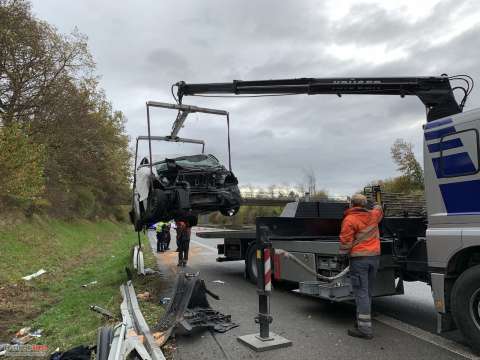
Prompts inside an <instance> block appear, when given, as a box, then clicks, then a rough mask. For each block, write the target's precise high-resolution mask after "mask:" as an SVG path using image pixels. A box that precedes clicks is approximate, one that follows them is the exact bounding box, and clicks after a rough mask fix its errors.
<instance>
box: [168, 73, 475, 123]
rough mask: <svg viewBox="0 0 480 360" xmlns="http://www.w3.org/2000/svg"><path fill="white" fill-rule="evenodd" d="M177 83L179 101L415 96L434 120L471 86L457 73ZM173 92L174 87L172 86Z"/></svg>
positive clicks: (452, 110)
mask: <svg viewBox="0 0 480 360" xmlns="http://www.w3.org/2000/svg"><path fill="white" fill-rule="evenodd" d="M450 80H462V81H464V82H465V83H466V87H464V86H457V87H454V88H452V87H451V85H450ZM174 86H176V87H177V96H178V101H179V103H181V102H182V99H183V97H184V96H186V95H196V96H222V95H223V96H225V94H233V95H240V96H241V95H250V96H269V95H270V96H276V95H296V94H307V95H319V94H335V95H338V96H342V95H344V94H356V95H400V96H401V97H404V96H406V95H415V96H417V97H418V98H419V99H420V100H421V101H422V102H423V104H424V105H425V107H426V111H427V121H433V120H436V119H440V118H442V117H445V116H450V115H453V114H457V113H460V112H462V110H463V106H464V104H465V101H466V99H467V96H468V95H469V94H470V92H471V90H472V88H473V81H472V80H471V78H470V77H469V76H466V75H457V76H453V77H447V76H436V77H384V78H383V77H372V78H364V77H362V78H298V79H281V80H254V81H242V80H233V81H232V82H227V83H199V84H187V83H186V82H184V81H180V82H177V83H176V84H174ZM457 89H460V90H462V91H463V93H464V96H463V99H462V101H461V102H460V104H459V103H457V101H456V99H455V96H454V94H453V92H454V90H457ZM172 93H173V87H172Z"/></svg>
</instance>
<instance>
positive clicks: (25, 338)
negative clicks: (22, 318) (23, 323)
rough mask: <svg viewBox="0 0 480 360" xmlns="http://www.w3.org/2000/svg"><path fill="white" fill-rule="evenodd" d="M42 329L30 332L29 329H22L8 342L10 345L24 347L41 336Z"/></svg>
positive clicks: (30, 329)
mask: <svg viewBox="0 0 480 360" xmlns="http://www.w3.org/2000/svg"><path fill="white" fill-rule="evenodd" d="M42 332H43V330H42V329H35V330H32V328H31V327H24V328H21V329H20V330H18V331H17V332H16V333H15V337H14V338H13V339H12V340H11V341H10V343H11V344H12V345H25V344H27V343H29V342H30V341H32V340H33V339H35V338H39V337H41V336H42Z"/></svg>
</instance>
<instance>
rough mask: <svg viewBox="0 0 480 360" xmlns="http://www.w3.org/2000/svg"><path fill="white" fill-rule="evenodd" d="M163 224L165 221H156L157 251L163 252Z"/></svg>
mask: <svg viewBox="0 0 480 360" xmlns="http://www.w3.org/2000/svg"><path fill="white" fill-rule="evenodd" d="M164 226H165V223H164V222H163V221H160V222H158V223H157V226H156V232H157V252H163V251H164V248H165V247H164V237H165V233H164V231H163V228H164Z"/></svg>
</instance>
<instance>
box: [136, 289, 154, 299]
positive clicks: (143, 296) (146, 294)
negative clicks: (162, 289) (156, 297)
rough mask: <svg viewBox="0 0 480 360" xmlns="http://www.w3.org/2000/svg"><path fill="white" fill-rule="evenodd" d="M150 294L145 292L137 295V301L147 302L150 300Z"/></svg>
mask: <svg viewBox="0 0 480 360" xmlns="http://www.w3.org/2000/svg"><path fill="white" fill-rule="evenodd" d="M150 297H151V296H150V293H149V292H148V291H145V292H143V293H140V294H138V295H137V298H138V299H139V300H143V301H146V300H149V299H150Z"/></svg>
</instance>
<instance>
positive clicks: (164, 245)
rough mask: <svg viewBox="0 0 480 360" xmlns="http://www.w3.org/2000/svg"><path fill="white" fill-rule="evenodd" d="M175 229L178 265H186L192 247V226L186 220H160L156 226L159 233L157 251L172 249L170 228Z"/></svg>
mask: <svg viewBox="0 0 480 360" xmlns="http://www.w3.org/2000/svg"><path fill="white" fill-rule="evenodd" d="M171 229H175V230H176V234H177V236H176V237H177V252H178V264H177V265H178V266H186V265H187V262H188V251H189V248H190V235H191V229H192V228H191V226H190V225H189V224H188V222H186V221H181V220H179V221H171V222H162V221H161V222H158V223H157V225H156V226H155V231H156V234H157V252H165V251H167V250H170V241H171V234H170V230H171Z"/></svg>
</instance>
